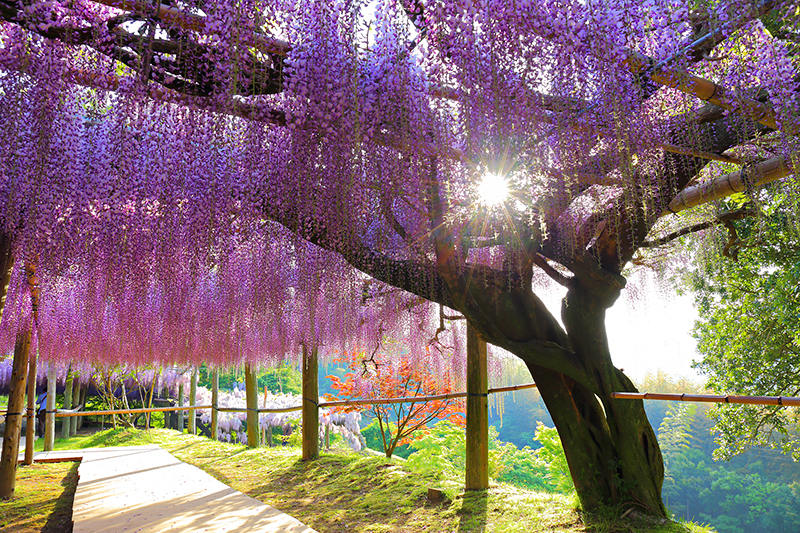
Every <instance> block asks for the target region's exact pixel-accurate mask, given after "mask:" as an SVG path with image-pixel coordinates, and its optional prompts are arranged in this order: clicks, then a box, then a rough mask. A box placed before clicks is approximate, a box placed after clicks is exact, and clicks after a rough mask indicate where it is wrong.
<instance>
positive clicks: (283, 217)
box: [0, 0, 800, 515]
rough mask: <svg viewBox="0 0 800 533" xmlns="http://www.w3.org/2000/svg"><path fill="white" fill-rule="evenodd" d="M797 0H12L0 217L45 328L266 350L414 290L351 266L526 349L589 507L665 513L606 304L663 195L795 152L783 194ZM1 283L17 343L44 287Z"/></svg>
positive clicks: (77, 345)
mask: <svg viewBox="0 0 800 533" xmlns="http://www.w3.org/2000/svg"><path fill="white" fill-rule="evenodd" d="M797 9H798V6H797V4H796V2H791V1H784V2H780V1H764V0H761V1H746V0H720V1H718V2H709V3H705V2H699V3H698V2H694V1H689V0H645V1H632V0H615V1H612V0H558V1H556V0H542V1H540V0H522V1H518V2H507V1H506V0H480V1H478V0H444V1H436V0H429V1H425V2H423V1H421V0H395V1H390V0H379V1H378V2H376V3H371V2H366V1H336V2H330V1H328V2H324V1H318V2H317V1H311V0H274V1H258V0H237V1H235V2H231V1H219V2H217V1H213V0H199V1H191V0H190V1H187V2H181V1H175V0H170V1H169V2H166V1H162V2H158V3H148V2H146V1H143V2H137V1H129V0H97V1H90V0H78V1H76V0H69V1H63V2H62V1H59V0H54V1H49V2H29V1H26V0H0V13H2V16H3V19H4V21H5V22H4V23H2V26H1V27H0V68H1V69H2V75H1V76H0V124H1V127H0V146H2V151H1V152H0V155H1V156H2V163H1V166H0V169H2V170H1V172H2V174H0V176H2V182H0V183H2V185H1V186H2V189H0V194H1V196H0V198H2V230H3V232H4V235H3V239H0V241H2V242H6V243H8V246H9V247H10V248H8V249H10V250H12V251H13V253H14V254H15V256H16V257H17V258H18V260H22V261H25V260H27V259H32V258H33V257H34V254H38V258H39V260H38V268H39V272H40V280H41V283H42V293H43V303H42V310H41V320H40V322H41V328H42V339H41V341H40V342H41V349H42V354H43V357H44V358H45V359H47V358H52V359H59V358H61V359H64V358H68V357H71V356H74V354H75V353H81V354H82V356H85V357H91V358H103V357H108V358H110V359H112V360H113V359H129V360H137V359H138V360H152V359H161V360H169V361H173V360H195V361H196V360H198V359H199V358H200V357H203V355H201V354H204V355H205V356H206V357H208V356H209V354H210V357H211V358H212V359H218V360H219V362H241V361H243V360H247V361H258V360H259V358H260V357H263V355H259V354H263V353H281V354H283V353H285V348H286V347H287V346H290V345H294V347H295V348H298V347H299V346H300V345H303V346H309V345H314V346H319V345H323V344H326V343H327V345H328V346H333V345H335V344H337V343H340V344H341V343H344V342H347V339H355V338H364V337H367V336H369V334H372V335H375V336H379V337H380V336H382V335H383V334H385V330H384V327H385V324H387V323H388V322H389V321H386V320H384V319H386V318H388V317H389V315H394V317H395V318H397V319H398V320H397V322H396V324H399V326H395V327H397V328H398V332H399V333H408V332H412V333H415V332H417V331H418V330H419V328H416V327H414V326H411V324H412V323H414V321H413V320H411V319H409V318H408V310H409V309H410V310H412V312H413V310H414V309H417V306H415V305H414V304H415V303H416V302H415V301H414V300H413V299H411V300H409V299H408V298H406V299H403V298H401V297H399V296H397V298H398V301H402V302H405V303H403V304H401V305H396V306H395V308H394V309H391V310H387V308H383V310H382V311H380V313H383V315H381V317H378V315H379V314H380V313H379V312H377V311H375V312H373V313H367V314H364V312H363V310H362V307H361V304H366V305H369V304H370V303H371V302H373V301H374V300H375V298H373V296H377V295H385V294H387V293H389V295H390V296H391V295H392V293H391V292H390V291H388V290H387V289H386V288H385V287H379V286H378V285H377V284H364V280H363V279H362V278H361V277H359V275H357V274H353V272H352V270H350V269H349V267H355V268H356V269H358V270H359V271H361V272H364V273H366V274H368V275H370V276H372V277H374V278H375V279H377V280H380V281H381V282H383V283H385V284H388V285H391V286H394V287H397V288H401V289H404V290H405V291H408V292H409V293H412V294H414V295H417V296H418V297H421V298H423V299H425V300H427V301H430V302H436V303H439V304H441V305H443V306H447V307H449V308H452V309H455V310H458V311H459V312H461V313H463V314H464V315H465V316H466V317H467V319H468V320H469V322H470V323H471V324H472V325H473V326H474V327H475V328H476V329H477V331H478V332H479V333H480V335H481V336H482V337H483V338H484V339H485V340H486V341H488V342H490V343H492V344H495V345H497V346H500V347H503V348H505V349H507V350H509V351H511V352H512V353H514V354H515V355H517V356H519V357H520V358H521V359H522V360H523V361H524V362H525V363H526V365H527V366H528V368H529V369H530V371H531V374H532V375H533V378H534V379H535V380H536V382H537V383H538V385H539V390H540V391H541V394H542V396H543V397H544V400H545V402H546V404H547V406H548V408H549V409H550V412H551V414H552V417H553V420H554V422H555V424H556V426H557V427H558V431H559V434H560V435H561V438H562V442H563V443H564V447H565V452H566V455H567V459H568V462H569V466H570V469H571V472H572V475H573V478H574V481H575V486H576V489H577V491H578V494H579V497H580V499H581V502H582V504H583V505H584V507H585V508H586V509H588V510H592V509H596V508H598V507H599V506H602V505H617V504H626V505H635V506H637V508H639V509H647V510H649V511H650V512H652V513H655V514H659V515H663V514H664V513H665V509H664V506H663V504H662V502H661V497H660V489H661V482H662V478H663V465H662V461H661V454H660V452H659V449H658V445H657V443H656V440H655V435H654V433H653V430H652V428H651V427H650V425H649V423H648V421H647V418H646V416H645V413H644V410H643V407H642V404H641V402H638V401H636V402H633V401H628V402H625V401H616V400H613V399H612V398H611V397H610V396H609V394H610V393H611V392H614V391H633V390H634V387H633V385H632V383H631V382H630V380H629V379H628V378H627V377H626V376H625V375H624V374H623V373H622V371H620V370H619V369H617V368H615V367H614V365H613V364H612V361H611V357H610V354H609V350H608V346H607V341H606V334H605V329H604V314H605V310H606V309H607V308H608V307H610V306H611V305H613V303H614V301H615V300H616V299H617V297H618V295H619V294H620V291H621V290H622V289H623V288H624V286H625V278H624V277H623V276H622V270H623V268H624V267H625V266H626V265H627V264H629V263H630V262H631V260H632V259H634V257H635V255H636V254H637V251H638V250H640V249H641V248H651V247H653V246H655V245H658V244H664V243H665V242H666V241H669V240H670V237H671V235H673V234H669V233H668V232H669V228H670V226H680V225H683V223H685V221H682V219H681V218H680V217H676V216H673V215H672V214H671V213H670V212H671V211H679V210H681V209H683V208H685V207H688V206H691V205H697V204H698V203H703V202H705V201H708V200H711V199H714V198H716V197H718V196H719V195H720V194H723V193H722V192H719V191H721V190H722V189H721V188H720V187H728V189H731V188H733V189H737V188H738V189H739V190H742V189H748V190H752V189H753V188H754V187H755V186H756V185H757V184H760V183H762V182H763V181H766V180H772V179H777V178H782V177H787V176H788V177H789V178H788V179H787V180H784V182H783V185H782V186H783V187H784V188H785V190H786V191H787V192H789V194H790V195H791V197H792V198H796V196H795V191H796V187H795V183H794V181H793V177H792V176H793V175H792V169H793V167H794V165H796V162H797V155H796V154H797V148H798V147H797V138H796V133H797V132H798V127H800V126H798V117H797V114H798V113H797V111H798V103H799V102H800V101H799V100H798V98H800V97H799V96H798V83H799V82H798V59H797V55H796V52H797V42H798V35H799V34H798V31H800V30H799V29H798V19H800V16H799V15H798V11H797ZM742 165H744V166H742ZM765 169H766V170H765ZM485 173H495V174H500V175H502V176H504V178H505V179H506V180H507V182H508V184H509V186H510V188H511V190H512V193H511V196H510V197H509V198H508V199H507V200H506V201H505V202H504V203H503V204H502V205H501V206H500V207H495V208H490V207H489V206H485V205H481V204H480V203H479V201H478V199H477V198H476V194H475V185H476V183H477V181H478V180H479V179H480V178H481V176H482V175H484V174H485ZM726 174H727V176H726V177H725V179H724V180H723V181H722V184H723V185H722V186H718V185H717V184H715V183H716V182H713V180H714V179H715V178H718V177H720V176H722V175H726ZM687 187H694V188H692V189H690V190H688V191H687V190H685V189H686V188H687ZM681 191H683V193H682V195H683V196H682V197H681V198H679V199H676V195H678V193H681ZM671 202H672V203H671ZM702 216H707V217H710V218H711V219H713V220H714V221H716V220H718V217H720V218H721V219H722V220H728V219H729V218H730V216H731V215H729V214H725V213H719V212H717V211H715V210H714V208H710V209H707V210H706V211H704V212H703V213H702ZM726 217H727V218H726ZM707 226H708V224H706V225H702V226H696V227H693V228H690V229H699V228H700V227H707ZM662 232H664V233H666V234H667V235H666V237H667V238H664V239H659V238H658V235H659V234H661V233H662ZM651 233H652V234H654V235H653V236H651V237H648V235H650V234H651ZM678 233H681V232H677V233H675V234H674V235H677V234H678ZM648 239H651V240H649V241H648ZM304 243H313V244H315V245H317V246H318V247H319V248H321V249H324V250H326V251H327V252H323V251H320V250H318V249H315V248H311V247H309V246H308V245H307V244H304ZM334 257H335V258H334ZM342 260H343V261H342ZM542 275H546V276H549V277H551V278H553V279H555V280H556V281H558V282H559V283H561V284H563V285H564V286H565V288H566V296H565V298H564V301H563V307H562V317H561V318H562V321H561V322H559V321H558V320H557V319H556V318H555V317H553V316H552V315H551V314H550V313H549V312H548V311H547V309H546V308H545V307H544V305H543V304H542V302H541V301H540V300H539V299H538V298H537V296H536V295H535V294H534V290H533V289H534V287H535V286H536V285H535V283H534V282H535V281H537V278H538V277H541V276H542ZM10 291H11V292H10V294H9V304H7V305H6V316H5V317H4V318H5V320H4V333H3V335H4V337H3V338H4V340H5V344H6V345H9V343H11V341H12V340H13V338H14V334H15V329H16V327H17V324H20V323H23V322H24V321H25V320H26V318H25V317H26V313H27V312H28V310H27V308H26V306H27V305H28V304H27V303H26V299H25V297H24V285H23V284H22V281H21V280H20V279H18V278H17V277H15V278H14V279H13V280H12V286H11V289H10ZM347 294H350V295H351V296H352V297H350V298H335V297H334V295H341V296H343V295H347ZM420 313H421V311H420ZM175 331H180V332H181V334H179V335H176V334H174V332H175ZM415 334H416V333H415ZM143 346H144V347H146V349H142V347H143ZM267 349H269V350H268V351H267ZM294 352H295V353H296V352H298V350H297V349H295V350H294ZM420 352H421V353H423V352H424V350H420Z"/></svg>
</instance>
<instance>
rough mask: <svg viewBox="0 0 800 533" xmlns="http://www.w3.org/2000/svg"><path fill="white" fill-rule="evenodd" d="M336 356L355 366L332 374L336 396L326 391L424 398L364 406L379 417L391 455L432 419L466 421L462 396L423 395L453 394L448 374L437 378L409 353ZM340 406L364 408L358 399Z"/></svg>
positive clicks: (341, 396) (385, 446) (342, 396)
mask: <svg viewBox="0 0 800 533" xmlns="http://www.w3.org/2000/svg"><path fill="white" fill-rule="evenodd" d="M336 361H337V362H339V363H342V364H346V365H347V366H348V367H349V368H350V370H351V372H348V373H347V374H345V375H344V378H343V379H342V378H339V377H337V376H328V378H329V379H331V380H332V381H333V383H332V387H333V389H334V390H335V391H337V395H336V396H335V397H334V396H332V395H326V396H327V399H328V400H337V399H338V400H350V399H356V398H363V399H369V400H382V399H391V398H416V397H419V398H420V399H419V400H410V401H407V402H402V403H377V404H370V405H369V407H368V408H367V409H365V412H366V414H367V415H371V416H372V417H374V418H375V419H376V420H377V421H378V427H379V428H380V432H381V437H382V439H383V451H384V453H385V454H386V457H391V456H392V454H393V453H394V450H395V449H396V448H397V447H398V446H401V445H403V444H409V443H411V442H412V441H413V440H415V438H419V437H421V436H422V435H424V434H425V430H426V429H427V427H428V424H429V423H431V422H432V421H434V420H449V421H450V422H453V423H455V424H458V425H461V426H463V425H465V424H466V420H465V418H464V410H465V407H464V401H463V400H462V399H459V398H446V399H437V400H428V401H426V400H423V399H422V398H424V397H426V396H434V395H446V394H452V393H453V392H454V391H453V383H452V379H451V376H450V375H449V374H446V375H444V376H441V377H438V378H437V377H435V376H433V375H432V374H431V373H430V372H428V371H426V370H424V369H422V368H420V367H419V365H414V364H413V363H412V362H411V361H410V360H408V359H407V358H403V359H401V360H400V362H399V363H398V362H397V361H396V360H394V361H393V363H383V362H380V361H378V360H377V359H376V357H374V356H373V357H370V358H369V359H367V358H366V356H365V354H364V353H360V354H353V355H351V356H349V357H348V356H345V357H343V358H340V359H337V360H336ZM338 409H340V410H343V411H352V410H355V409H364V408H363V406H355V405H354V406H344V407H339V408H338Z"/></svg>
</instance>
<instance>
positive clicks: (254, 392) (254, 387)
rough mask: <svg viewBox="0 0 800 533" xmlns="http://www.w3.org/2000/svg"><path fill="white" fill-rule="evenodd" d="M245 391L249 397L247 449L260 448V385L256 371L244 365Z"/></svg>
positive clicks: (248, 365)
mask: <svg viewBox="0 0 800 533" xmlns="http://www.w3.org/2000/svg"><path fill="white" fill-rule="evenodd" d="M244 389H245V395H246V397H247V447H248V448H258V383H257V381H256V371H255V369H253V367H252V366H250V364H245V365H244Z"/></svg>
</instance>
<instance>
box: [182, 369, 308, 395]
mask: <svg viewBox="0 0 800 533" xmlns="http://www.w3.org/2000/svg"><path fill="white" fill-rule="evenodd" d="M211 378H212V371H211V369H209V368H208V366H207V365H205V364H203V365H201V366H200V369H199V370H198V374H197V385H198V386H200V387H206V388H207V389H209V390H210V389H211ZM256 380H257V383H258V390H264V387H267V390H268V391H269V392H271V393H273V394H281V393H284V394H300V391H301V389H302V387H303V382H302V375H301V373H300V371H299V370H295V369H294V368H292V367H290V366H288V365H280V366H278V367H276V368H269V369H267V370H264V371H262V372H259V373H258V374H257V375H256ZM241 383H244V369H243V368H233V369H230V370H228V371H225V372H220V373H219V388H220V389H222V390H233V389H234V387H236V386H237V385H240V384H241Z"/></svg>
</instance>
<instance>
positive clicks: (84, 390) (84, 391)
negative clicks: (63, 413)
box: [77, 383, 89, 429]
mask: <svg viewBox="0 0 800 533" xmlns="http://www.w3.org/2000/svg"><path fill="white" fill-rule="evenodd" d="M88 395H89V383H84V384H83V385H81V394H80V397H79V398H78V405H82V406H83V407H82V408H81V410H82V411H85V410H86V398H87V396H88ZM77 418H78V429H81V428H82V427H83V417H82V416H79V417H77Z"/></svg>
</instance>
